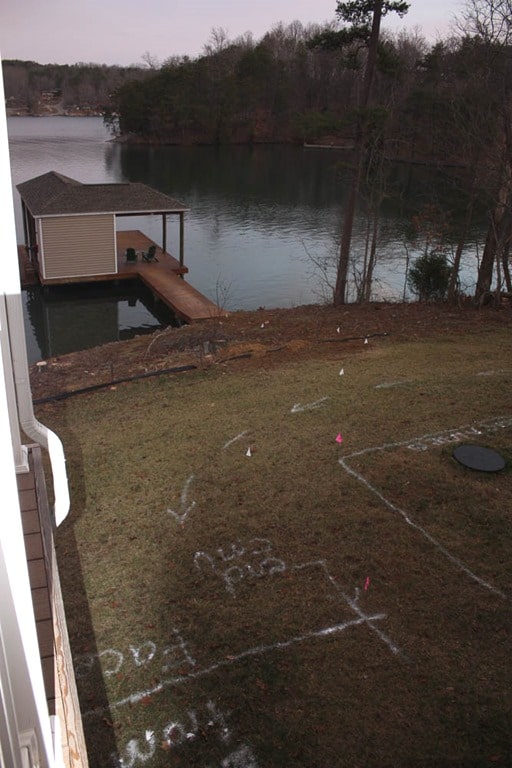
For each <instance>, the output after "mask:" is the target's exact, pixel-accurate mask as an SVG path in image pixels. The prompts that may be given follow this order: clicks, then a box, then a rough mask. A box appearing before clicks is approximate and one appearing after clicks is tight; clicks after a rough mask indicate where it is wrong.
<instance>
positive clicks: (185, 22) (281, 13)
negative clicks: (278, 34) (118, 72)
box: [0, 0, 465, 66]
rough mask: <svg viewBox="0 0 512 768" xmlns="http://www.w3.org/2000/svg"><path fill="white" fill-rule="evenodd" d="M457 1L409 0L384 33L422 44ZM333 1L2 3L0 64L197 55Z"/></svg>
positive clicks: (446, 24)
mask: <svg viewBox="0 0 512 768" xmlns="http://www.w3.org/2000/svg"><path fill="white" fill-rule="evenodd" d="M464 5H465V2H464V0H412V2H411V8H410V10H409V13H408V14H407V16H406V17H404V18H403V19H399V18H398V17H396V14H390V15H389V16H387V17H386V19H385V20H384V23H383V27H384V28H388V29H393V30H396V29H400V28H406V29H409V30H412V29H413V28H415V27H419V28H420V29H421V31H422V33H423V35H424V36H425V37H426V38H427V39H428V40H429V41H435V40H436V39H437V38H438V37H446V36H447V35H448V34H449V33H450V23H451V21H452V19H453V16H454V14H456V13H458V12H460V10H461V8H463V7H464ZM335 8H336V0H259V2H257V1H256V0H1V2H0V52H1V54H2V57H3V58H4V59H29V60H32V61H38V62H39V63H41V64H48V63H57V64H73V63H76V62H79V61H83V62H97V63H100V64H121V65H123V66H126V65H128V64H133V63H138V64H140V63H141V60H142V57H143V55H144V54H145V53H146V52H149V53H150V54H151V55H152V56H153V57H155V58H157V59H158V60H160V61H164V60H165V59H166V58H168V57H169V56H173V55H184V54H188V55H189V56H192V57H194V56H197V55H198V54H199V53H201V50H202V48H203V45H204V44H205V43H206V42H207V41H208V38H209V37H210V33H211V30H212V29H213V28H214V27H215V28H217V27H222V28H224V29H225V30H226V31H227V33H228V37H229V38H230V39H233V38H235V37H237V36H238V35H241V34H243V33H244V32H247V31H250V32H252V33H253V35H254V37H255V39H259V38H260V37H261V36H262V35H263V34H264V33H265V32H267V31H268V30H270V29H271V28H272V27H273V26H274V25H275V24H276V23H278V22H280V21H282V22H284V23H289V22H291V21H293V20H295V19H298V20H299V21H301V22H302V23H303V24H308V23H310V22H317V23H321V22H324V21H331V20H332V19H333V18H334V10H335Z"/></svg>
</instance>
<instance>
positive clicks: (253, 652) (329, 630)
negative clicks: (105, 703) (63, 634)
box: [84, 607, 399, 717]
mask: <svg viewBox="0 0 512 768" xmlns="http://www.w3.org/2000/svg"><path fill="white" fill-rule="evenodd" d="M355 611H356V613H359V614H360V617H359V618H355V619H350V620H349V621H345V622H342V623H341V624H334V625H333V626H331V627H325V628H323V629H318V630H312V631H311V632H306V633H305V634H303V635H298V636H296V637H291V638H289V639H288V640H282V641H279V642H277V643H271V644H269V645H258V646H256V647H254V648H248V649H246V650H245V651H241V652H240V653H237V654H233V655H231V656H229V657H228V658H225V659H220V660H219V661H216V662H214V663H213V664H210V666H208V667H203V668H202V669H197V670H196V671H195V672H190V673H188V674H187V675H177V676H176V677H171V678H168V679H167V680H162V681H161V682H159V683H158V684H157V685H155V686H153V687H152V688H147V689H146V690H144V691H138V692H137V693H132V694H131V695H130V696H126V697H125V698H123V699H119V700H118V701H115V702H113V703H111V704H110V709H111V710H112V709H118V708H119V707H123V706H125V705H126V704H131V705H134V704H138V703H139V702H140V701H142V700H143V699H147V698H148V697H150V696H153V695H154V694H156V693H159V692H160V691H162V690H164V689H165V688H168V687H170V686H175V685H182V684H183V683H189V682H190V681H191V680H197V679H199V678H201V677H207V676H208V675H211V674H212V672H217V671H218V670H219V669H223V668H224V667H231V666H233V665H234V664H237V663H238V662H240V661H242V660H243V659H247V658H250V657H252V656H262V655H264V654H266V653H270V652H271V651H282V650H284V649H286V648H290V647H291V646H292V645H297V644H300V643H305V642H307V641H308V640H315V639H322V638H325V637H332V636H333V635H338V634H341V633H342V632H345V631H346V630H347V629H349V628H350V627H357V626H360V625H361V624H367V625H368V626H369V627H371V628H372V629H375V628H374V627H373V626H372V625H373V623H374V622H376V621H382V620H383V619H385V618H386V614H385V613H375V614H372V615H367V614H365V613H363V612H362V611H361V610H360V609H359V608H358V607H356V608H355ZM386 644H388V643H386ZM389 648H390V650H392V651H393V653H399V650H398V649H394V648H395V647H394V646H393V647H392V646H391V645H389ZM104 711H105V710H104V709H95V710H90V711H89V712H85V713H84V717H85V716H91V715H100V714H102V713H103V712H104Z"/></svg>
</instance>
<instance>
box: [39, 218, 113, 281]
mask: <svg viewBox="0 0 512 768" xmlns="http://www.w3.org/2000/svg"><path fill="white" fill-rule="evenodd" d="M39 242H40V246H39V247H40V251H39V252H40V256H39V258H40V268H41V271H42V277H43V279H44V280H52V279H63V278H64V279H68V278H73V277H78V278H85V277H88V276H90V277H91V278H92V277H94V276H96V275H111V274H112V275H113V274H115V273H116V272H117V254H116V237H115V217H114V216H113V215H112V214H92V215H80V216H54V217H53V216H52V217H48V218H43V219H40V236H39Z"/></svg>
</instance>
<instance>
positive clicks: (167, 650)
mask: <svg viewBox="0 0 512 768" xmlns="http://www.w3.org/2000/svg"><path fill="white" fill-rule="evenodd" d="M171 633H172V634H173V635H174V642H173V643H172V644H171V645H166V646H165V647H164V648H162V650H159V649H158V647H157V645H156V643H153V642H152V641H151V640H146V641H145V642H144V643H142V645H140V646H134V645H130V646H128V648H129V651H130V654H131V660H130V654H124V655H123V654H122V653H121V651H118V650H114V649H112V648H109V649H107V650H105V651H101V653H97V654H93V653H88V654H85V655H83V656H77V657H76V658H75V659H74V665H75V669H76V670H78V672H75V674H76V676H77V677H79V678H84V677H86V676H87V675H88V674H91V673H96V674H98V673H99V672H103V674H104V675H105V677H111V676H112V675H116V674H118V673H120V672H121V671H123V673H125V674H133V672H134V671H136V670H137V669H142V668H146V667H152V668H153V669H152V671H153V673H154V674H168V673H169V672H170V671H171V670H172V669H175V668H177V667H183V666H184V665H188V666H191V667H194V666H195V664H196V662H195V659H194V658H193V657H192V655H191V653H190V652H189V650H188V646H187V644H186V642H185V640H184V639H183V637H182V635H181V633H180V632H179V630H177V629H175V628H173V629H171ZM132 662H133V667H135V669H134V668H133V667H132V666H131V663H132ZM155 667H156V669H155Z"/></svg>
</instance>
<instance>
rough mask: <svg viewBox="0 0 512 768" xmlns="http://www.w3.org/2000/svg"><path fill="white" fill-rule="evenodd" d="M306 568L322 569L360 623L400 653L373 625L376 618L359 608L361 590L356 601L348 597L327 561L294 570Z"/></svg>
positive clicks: (380, 616)
mask: <svg viewBox="0 0 512 768" xmlns="http://www.w3.org/2000/svg"><path fill="white" fill-rule="evenodd" d="M304 568H320V569H321V570H322V572H323V574H324V576H325V577H326V579H327V580H328V581H329V583H330V584H332V586H333V587H334V589H335V590H336V592H337V594H338V595H340V597H342V598H343V600H344V601H345V603H346V604H347V605H348V607H349V608H350V609H351V610H352V611H353V612H354V613H355V614H356V616H357V617H358V621H361V622H364V623H365V624H366V625H367V626H368V627H369V629H371V631H372V632H374V633H375V634H376V635H377V637H378V638H379V639H380V640H382V642H383V643H384V644H385V645H387V647H388V648H389V650H390V651H391V653H393V654H395V655H396V654H399V653H400V648H399V647H398V646H397V645H396V644H395V643H394V642H393V641H392V640H391V638H389V637H388V636H387V635H386V634H384V632H382V631H381V630H380V629H379V628H378V627H376V626H375V625H374V624H373V623H372V622H373V621H375V617H370V616H367V615H366V614H365V613H364V611H363V610H362V609H361V608H360V607H359V595H360V590H359V589H358V588H357V587H356V590H355V593H356V596H355V599H354V598H351V597H350V596H349V595H347V594H346V593H345V592H344V591H343V590H342V588H341V587H340V585H339V584H338V582H337V581H336V579H335V578H334V577H333V576H331V574H330V573H329V570H328V568H327V563H326V562H325V560H313V561H312V562H310V563H303V564H302V565H296V566H294V568H293V569H294V570H303V569H304ZM378 618H386V617H385V616H382V615H379V617H378Z"/></svg>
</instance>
